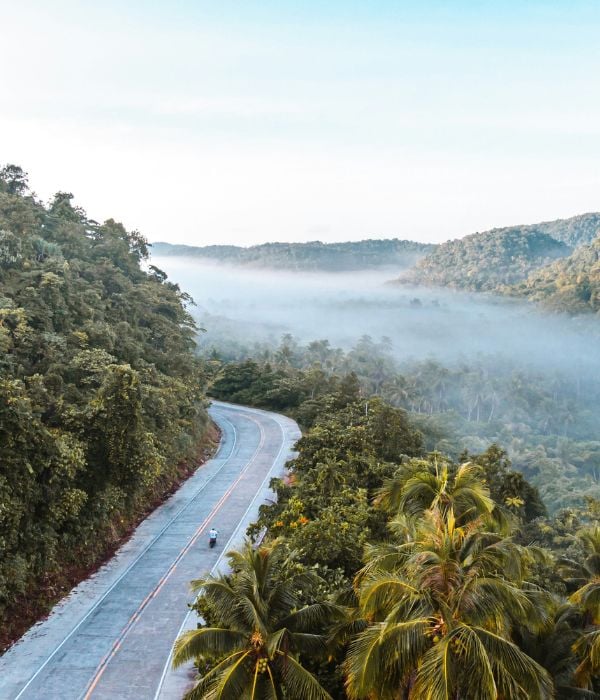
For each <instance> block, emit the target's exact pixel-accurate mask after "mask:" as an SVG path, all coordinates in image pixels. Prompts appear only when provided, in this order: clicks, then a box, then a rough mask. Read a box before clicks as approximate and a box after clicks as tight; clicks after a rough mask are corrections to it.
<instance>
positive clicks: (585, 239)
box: [520, 212, 600, 248]
mask: <svg viewBox="0 0 600 700" xmlns="http://www.w3.org/2000/svg"><path fill="white" fill-rule="evenodd" d="M520 228H522V229H524V230H525V229H530V230H536V231H541V232H542V233H547V234H548V235H549V236H552V238H556V240H557V241H562V242H563V243H566V244H567V245H568V246H570V247H571V248H577V246H580V245H587V244H588V243H591V242H592V241H593V240H594V239H595V238H597V237H598V236H600V212H592V213H589V214H579V216H572V217H571V218H570V219H556V221H543V222H542V223H541V224H533V225H531V226H521V227H520Z"/></svg>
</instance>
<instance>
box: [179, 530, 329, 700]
mask: <svg viewBox="0 0 600 700" xmlns="http://www.w3.org/2000/svg"><path fill="white" fill-rule="evenodd" d="M227 556H228V558H229V563H230V567H231V569H232V571H233V573H232V574H230V575H220V576H210V577H208V578H206V579H203V580H198V581H194V582H193V587H194V589H195V590H197V591H200V598H201V601H202V605H203V606H204V607H205V608H206V609H207V610H208V614H207V617H209V618H210V624H207V625H203V626H202V627H200V628H199V629H197V630H193V631H190V632H186V633H184V634H183V635H182V636H181V637H180V638H179V639H178V640H177V641H176V643H175V650H174V657H173V665H174V667H177V666H180V665H181V664H183V663H186V662H187V661H189V660H191V659H199V660H200V661H201V662H202V663H203V664H204V665H205V666H207V668H209V670H208V671H207V672H206V673H205V674H204V675H203V676H202V677H201V678H200V679H199V681H198V683H197V684H196V686H195V687H194V688H193V689H192V690H191V691H190V692H189V693H188V694H187V695H186V699H187V700H204V699H206V700H208V699H209V698H210V699H212V698H219V699H221V700H238V699H239V698H248V699H249V700H255V699H256V700H258V699H261V700H262V699H263V698H265V699H266V698H268V699H271V698H272V699H273V700H277V699H279V698H281V697H286V698H290V699H291V700H294V699H296V700H325V699H329V698H330V696H329V694H328V693H327V692H326V691H325V690H324V689H323V688H322V687H321V686H320V685H319V683H318V681H317V680H316V679H315V678H314V676H312V675H311V674H310V673H309V672H308V671H307V670H306V669H305V668H303V666H302V663H301V655H312V656H317V657H318V656H320V655H322V654H324V652H325V648H326V635H325V634H324V632H325V629H326V626H327V624H328V622H329V620H332V619H333V617H335V615H336V613H337V611H338V610H339V609H338V608H336V607H335V606H333V605H331V604H328V603H313V604H311V605H302V604H301V600H302V596H306V595H307V593H309V592H310V590H311V589H312V588H313V587H314V586H315V585H316V584H317V583H318V582H319V581H320V579H319V578H318V577H317V576H316V575H315V574H314V573H313V572H307V571H306V570H303V569H301V568H300V567H299V566H298V565H297V564H295V563H294V560H293V558H292V557H291V556H290V555H289V553H288V551H287V549H286V548H285V547H284V545H283V544H282V543H279V542H275V543H273V544H271V545H269V546H261V547H260V548H258V549H254V548H253V547H252V546H251V545H250V543H246V545H245V546H244V547H243V549H242V550H241V551H239V552H230V553H229V554H228V555H227Z"/></svg>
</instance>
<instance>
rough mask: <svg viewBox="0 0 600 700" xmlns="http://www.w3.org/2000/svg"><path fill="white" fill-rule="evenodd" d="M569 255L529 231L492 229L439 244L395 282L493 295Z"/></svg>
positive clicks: (537, 232)
mask: <svg viewBox="0 0 600 700" xmlns="http://www.w3.org/2000/svg"><path fill="white" fill-rule="evenodd" d="M570 252H571V248H569V247H568V246H567V245H566V244H565V243H562V242H560V241H558V240H556V239H555V238H552V237H551V236H549V235H548V234H547V233H544V232H542V231H540V230H537V229H531V227H518V226H515V227H512V228H506V229H494V230H492V231H486V232H484V233H474V234H472V235H470V236H466V237H465V238H461V239H457V240H453V241H447V242H446V243H442V244H441V245H439V246H437V247H436V248H435V249H434V250H433V251H431V252H430V253H429V254H428V255H427V256H426V257H424V258H423V259H422V260H420V261H419V262H418V263H417V264H416V265H415V267H413V268H412V269H411V270H408V271H406V272H405V273H404V274H403V275H402V276H401V278H400V279H399V280H398V281H399V282H404V283H412V284H423V285H428V286H437V287H451V288H454V289H466V290H471V291H493V290H497V289H498V288H499V287H501V286H503V285H509V284H514V283H515V282H519V281H520V280H523V279H525V278H526V277H527V276H528V275H529V273H530V272H531V271H532V270H534V269H536V268H539V267H543V266H544V265H547V264H548V263H550V262H552V261H554V260H556V259H558V258H562V257H566V256H567V255H569V253H570Z"/></svg>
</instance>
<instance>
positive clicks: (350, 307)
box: [152, 257, 600, 377]
mask: <svg viewBox="0 0 600 700" xmlns="http://www.w3.org/2000/svg"><path fill="white" fill-rule="evenodd" d="M152 263H153V264H155V265H156V266H157V267H159V268H161V269H162V270H164V271H165V272H167V274H168V275H169V278H170V279H171V280H172V281H174V282H177V283H178V284H179V285H180V287H181V289H182V290H183V291H185V292H187V293H188V294H190V295H191V296H192V297H193V298H194V301H195V303H196V306H194V307H191V308H190V312H191V313H192V315H193V316H194V317H195V318H196V320H197V321H198V323H199V324H200V325H201V326H202V327H203V328H205V332H203V333H201V334H200V337H199V339H198V341H199V345H200V347H201V348H204V349H206V348H210V347H212V346H215V347H217V348H219V349H220V350H223V351H225V352H226V347H224V345H226V343H227V340H229V341H230V342H231V343H236V344H238V343H243V344H246V345H251V344H253V343H269V344H276V343H278V342H279V339H280V337H281V336H282V335H283V334H285V333H290V334H292V335H293V336H294V338H296V339H297V340H298V341H299V342H302V343H306V342H308V341H312V340H315V339H327V340H329V341H330V343H331V344H332V345H335V346H339V347H341V348H342V349H345V350H348V349H349V348H350V347H352V346H353V345H354V344H355V343H356V342H357V340H358V339H359V338H360V337H361V336H363V335H369V336H371V337H372V338H373V339H374V340H380V339H381V338H388V339H389V340H390V341H391V345H392V352H393V355H394V357H395V358H396V359H397V360H398V361H399V362H405V361H412V360H422V359H426V358H430V359H434V360H437V361H439V362H442V363H444V364H450V365H453V364H455V363H457V362H463V361H470V360H472V359H474V358H475V357H477V358H479V359H480V360H481V359H482V358H484V357H488V359H490V360H491V361H493V360H494V359H495V360H497V361H499V362H500V361H509V362H510V363H511V364H512V363H514V364H515V365H517V366H523V367H529V368H535V369H538V370H540V371H562V372H567V373H568V374H575V375H577V376H579V377H582V376H588V375H591V376H594V375H597V373H598V370H600V342H599V341H600V333H599V330H598V328H597V323H595V322H594V321H595V319H590V318H588V317H570V316H567V315H561V314H549V313H544V312H542V311H541V310H540V309H539V308H537V307H536V306H534V305H532V304H528V303H523V302H517V301H514V300H510V299H505V298H497V297H487V296H482V295H478V296H477V295H473V294H465V293H460V292H454V291H448V290H443V289H428V288H424V287H406V286H395V285H390V284H386V282H387V281H388V280H389V279H391V278H393V277H394V276H395V275H394V271H391V270H389V271H388V270H377V271H365V272H352V273H312V272H311V273H299V272H279V271H270V270H252V269H247V268H238V267H232V266H226V265H223V264H211V263H207V262H204V261H199V260H194V261H189V260H186V259H183V258H173V257H163V258H159V257H156V258H153V260H152ZM395 272H396V273H397V270H396V271H395Z"/></svg>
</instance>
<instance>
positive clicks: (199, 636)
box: [173, 627, 248, 668]
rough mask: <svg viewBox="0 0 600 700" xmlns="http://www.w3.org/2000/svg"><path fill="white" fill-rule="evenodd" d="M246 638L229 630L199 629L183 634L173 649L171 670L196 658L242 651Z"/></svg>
mask: <svg viewBox="0 0 600 700" xmlns="http://www.w3.org/2000/svg"><path fill="white" fill-rule="evenodd" d="M247 642H248V638H247V637H246V636H245V635H243V634H241V633H239V632H233V631H231V630H226V629H221V628H215V627H201V628H200V629H197V630H190V631H189V632H184V634H182V635H181V636H180V637H179V638H178V639H177V641H176V642H175V645H174V647H173V668H177V667H178V666H181V665H182V664H184V663H187V662H188V661H190V660H192V659H195V658H197V657H198V656H222V655H223V654H232V653H234V652H236V651H242V650H243V649H244V648H245V646H246V645H247Z"/></svg>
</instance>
